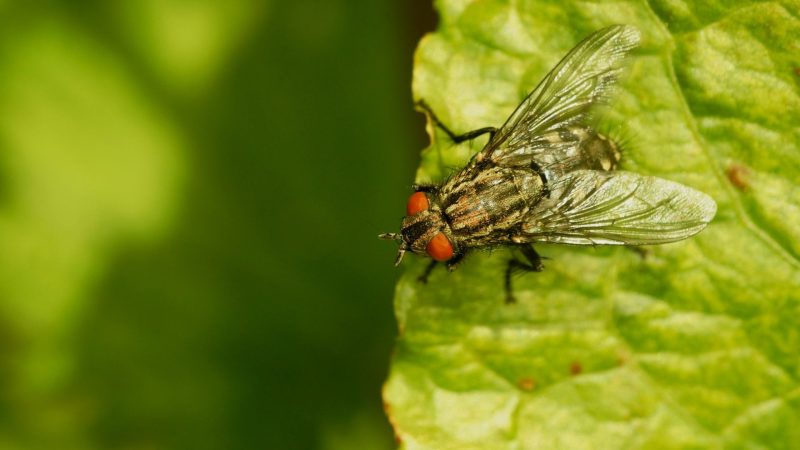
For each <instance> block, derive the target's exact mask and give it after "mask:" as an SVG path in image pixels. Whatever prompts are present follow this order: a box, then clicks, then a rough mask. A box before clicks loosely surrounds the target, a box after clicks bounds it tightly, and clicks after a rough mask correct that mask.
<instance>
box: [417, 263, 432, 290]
mask: <svg viewBox="0 0 800 450" xmlns="http://www.w3.org/2000/svg"><path fill="white" fill-rule="evenodd" d="M434 267H436V260H435V259H432V260H431V262H430V263H429V264H428V266H427V267H425V271H424V272H422V275H420V276H418V277H417V281H419V282H420V283H422V284H428V277H430V276H431V272H433V269H434Z"/></svg>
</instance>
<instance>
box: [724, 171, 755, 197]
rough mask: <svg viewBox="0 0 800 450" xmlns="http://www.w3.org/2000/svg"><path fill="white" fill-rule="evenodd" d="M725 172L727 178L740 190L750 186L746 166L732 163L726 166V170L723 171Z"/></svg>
mask: <svg viewBox="0 0 800 450" xmlns="http://www.w3.org/2000/svg"><path fill="white" fill-rule="evenodd" d="M725 174H726V175H727V176H728V180H729V181H730V182H731V184H732V185H734V186H735V187H736V188H737V189H739V190H740V191H744V190H746V189H747V188H749V187H750V180H749V178H750V171H749V170H747V167H745V166H743V165H741V164H732V165H731V166H730V167H728V170H726V171H725Z"/></svg>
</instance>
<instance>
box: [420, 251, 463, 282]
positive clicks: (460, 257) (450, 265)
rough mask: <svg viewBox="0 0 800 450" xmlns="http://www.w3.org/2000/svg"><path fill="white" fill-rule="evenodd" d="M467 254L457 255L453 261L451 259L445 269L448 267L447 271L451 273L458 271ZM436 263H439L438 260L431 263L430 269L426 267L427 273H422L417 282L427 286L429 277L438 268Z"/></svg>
mask: <svg viewBox="0 0 800 450" xmlns="http://www.w3.org/2000/svg"><path fill="white" fill-rule="evenodd" d="M465 254H466V253H464V252H460V253H456V255H455V256H453V258H452V259H450V261H447V262H446V263H445V267H447V270H449V271H450V272H452V271H454V270H456V267H457V266H458V264H459V263H460V262H461V260H463V259H464V255H465ZM436 263H437V261H436V260H431V262H430V263H429V264H428V267H426V268H425V271H424V272H422V275H420V276H418V277H417V281H419V282H420V283H422V284H426V283H427V282H428V277H429V276H430V275H431V272H433V268H434V267H436Z"/></svg>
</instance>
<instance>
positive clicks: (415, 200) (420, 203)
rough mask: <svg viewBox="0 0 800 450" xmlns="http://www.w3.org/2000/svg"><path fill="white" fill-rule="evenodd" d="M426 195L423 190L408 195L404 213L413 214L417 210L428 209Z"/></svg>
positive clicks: (417, 211)
mask: <svg viewBox="0 0 800 450" xmlns="http://www.w3.org/2000/svg"><path fill="white" fill-rule="evenodd" d="M428 206H429V205H428V197H426V196H425V193H424V192H414V193H413V194H411V197H408V204H407V205H406V215H408V216H413V215H414V214H417V213H419V212H422V211H425V210H426V209H428Z"/></svg>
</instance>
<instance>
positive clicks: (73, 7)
mask: <svg viewBox="0 0 800 450" xmlns="http://www.w3.org/2000/svg"><path fill="white" fill-rule="evenodd" d="M434 25H435V16H434V13H433V11H432V7H431V5H430V4H429V3H428V2H425V1H411V2H381V1H378V2H376V1H371V0H360V1H353V0H298V1H292V2H259V1H254V0H234V1H231V2H219V1H213V0H139V1H120V2H101V1H89V0H81V1H60V2H58V1H34V2H2V1H0V155H1V156H0V249H2V250H0V387H1V389H2V390H0V402H2V408H0V448H13V449H28V448H30V449H254V448H269V449H386V448H393V447H394V441H393V439H392V435H391V429H390V427H389V425H388V423H387V421H386V419H385V417H384V414H383V410H382V406H381V397H380V388H381V384H382V382H383V380H384V379H385V377H386V374H387V368H388V363H389V357H390V353H391V349H392V341H393V338H394V335H395V333H396V329H395V323H394V320H393V316H392V296H393V285H394V281H395V279H396V277H397V275H398V271H397V270H396V269H394V268H393V267H392V262H393V258H394V255H395V250H396V249H395V248H394V245H392V244H391V243H387V242H381V241H379V240H378V239H377V234H378V233H380V232H384V231H395V229H396V228H397V226H398V225H399V219H400V217H401V216H402V214H403V208H404V200H405V197H406V195H407V194H408V186H409V185H410V183H411V180H412V179H413V172H414V166H415V164H416V158H417V156H416V155H417V153H418V151H419V150H420V149H421V148H422V147H423V146H424V145H425V136H424V133H423V121H422V116H420V115H418V114H416V113H414V112H413V107H412V102H411V90H410V80H411V64H412V54H413V49H414V47H415V45H416V42H417V41H418V40H419V38H420V37H421V36H422V35H423V34H424V33H425V32H426V31H429V30H432V29H433V27H434Z"/></svg>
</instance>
